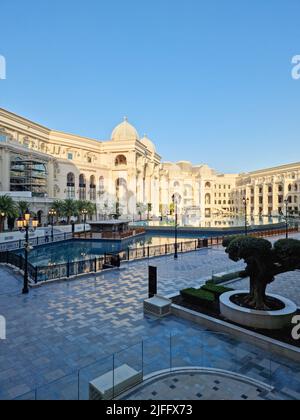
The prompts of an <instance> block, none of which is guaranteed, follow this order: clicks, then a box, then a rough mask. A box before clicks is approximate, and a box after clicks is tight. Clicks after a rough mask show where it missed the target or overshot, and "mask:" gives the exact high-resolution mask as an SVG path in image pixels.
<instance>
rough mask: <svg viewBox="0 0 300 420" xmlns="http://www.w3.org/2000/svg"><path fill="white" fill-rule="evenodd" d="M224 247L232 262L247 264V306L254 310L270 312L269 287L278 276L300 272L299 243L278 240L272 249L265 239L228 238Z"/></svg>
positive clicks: (291, 240) (290, 240)
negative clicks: (248, 288) (242, 261)
mask: <svg viewBox="0 0 300 420" xmlns="http://www.w3.org/2000/svg"><path fill="white" fill-rule="evenodd" d="M223 246H224V247H225V248H226V253H227V254H228V255H229V258H230V259H231V260H232V261H235V262H238V261H241V260H244V261H245V263H246V271H245V272H246V274H247V275H248V276H249V277H250V293H249V295H248V296H246V298H245V300H244V304H245V305H247V306H250V307H251V308H253V309H257V310H269V309H270V308H269V307H268V305H267V299H266V290H267V286H268V285H269V284H271V283H272V282H273V281H274V280H275V277H276V276H277V275H278V274H282V273H286V272H289V271H294V270H296V269H300V241H298V240H295V239H283V240H279V241H277V242H276V243H275V245H274V247H273V246H272V244H271V242H269V241H267V240H266V239H261V238H253V237H245V236H236V237H231V238H226V239H225V240H224V242H223Z"/></svg>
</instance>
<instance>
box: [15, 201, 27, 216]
mask: <svg viewBox="0 0 300 420" xmlns="http://www.w3.org/2000/svg"><path fill="white" fill-rule="evenodd" d="M16 207H17V211H18V213H19V214H20V216H23V215H24V214H25V213H26V211H27V210H30V203H28V201H19V202H18V203H17V204H16Z"/></svg>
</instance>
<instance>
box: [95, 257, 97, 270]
mask: <svg viewBox="0 0 300 420" xmlns="http://www.w3.org/2000/svg"><path fill="white" fill-rule="evenodd" d="M95 273H97V258H95Z"/></svg>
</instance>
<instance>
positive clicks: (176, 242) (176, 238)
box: [172, 194, 178, 260]
mask: <svg viewBox="0 0 300 420" xmlns="http://www.w3.org/2000/svg"><path fill="white" fill-rule="evenodd" d="M172 200H173V204H174V212H175V254H174V259H175V260H177V259H178V205H177V198H176V195H175V194H174V195H173V197H172Z"/></svg>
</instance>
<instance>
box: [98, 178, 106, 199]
mask: <svg viewBox="0 0 300 420" xmlns="http://www.w3.org/2000/svg"><path fill="white" fill-rule="evenodd" d="M99 193H100V195H103V194H104V193H105V185H104V176H100V178H99Z"/></svg>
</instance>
